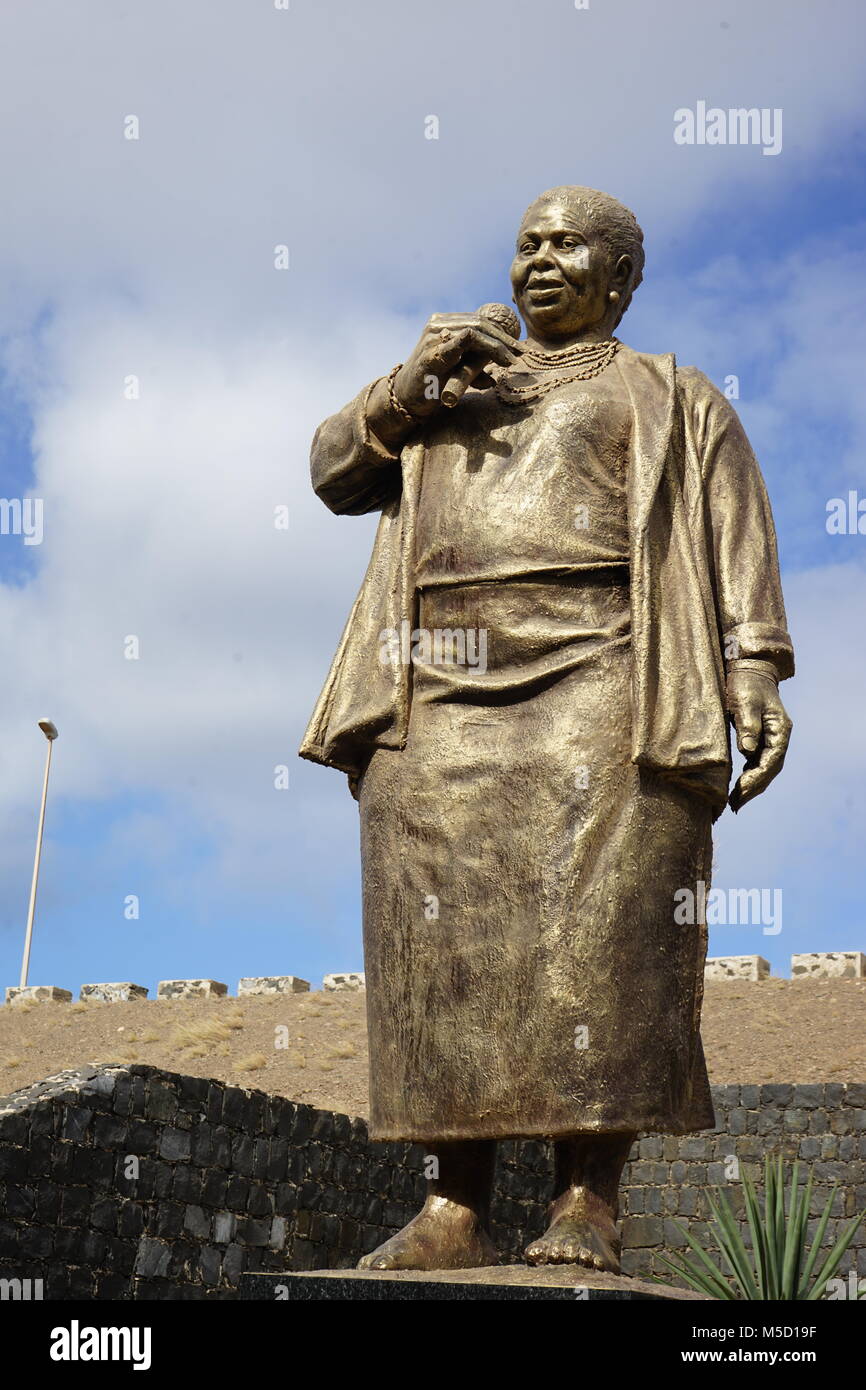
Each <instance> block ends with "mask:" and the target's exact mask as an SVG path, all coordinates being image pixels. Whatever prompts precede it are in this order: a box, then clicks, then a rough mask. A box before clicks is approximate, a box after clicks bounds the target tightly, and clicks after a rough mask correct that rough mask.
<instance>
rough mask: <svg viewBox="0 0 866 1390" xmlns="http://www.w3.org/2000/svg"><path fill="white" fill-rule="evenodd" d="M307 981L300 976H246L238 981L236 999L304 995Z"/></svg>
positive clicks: (306, 989)
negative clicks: (258, 996) (268, 995)
mask: <svg viewBox="0 0 866 1390" xmlns="http://www.w3.org/2000/svg"><path fill="white" fill-rule="evenodd" d="M309 988H310V982H309V980H302V979H301V977H300V975H247V976H245V978H244V979H243V980H238V998H240V996H241V995H242V994H306V993H307V991H308V990H309Z"/></svg>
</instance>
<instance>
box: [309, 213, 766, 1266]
mask: <svg viewBox="0 0 866 1390" xmlns="http://www.w3.org/2000/svg"><path fill="white" fill-rule="evenodd" d="M643 262H644V255H643V236H642V233H641V230H640V228H639V226H638V224H637V222H636V220H635V218H634V216H633V214H632V213H631V212H629V210H628V209H627V208H625V207H623V206H622V205H621V204H620V203H618V202H617V201H616V200H615V199H613V198H611V197H609V196H608V195H606V194H603V193H598V192H596V191H595V190H593V189H588V188H577V187H563V188H555V189H552V190H551V191H550V192H547V193H544V194H542V196H541V197H540V198H538V199H537V201H536V202H534V203H533V204H532V206H531V207H530V208H529V209H528V211H527V212H526V214H525V216H524V218H523V221H522V222H521V224H520V230H519V232H518V237H517V247H516V254H515V257H514V261H513V264H512V267H511V282H512V286H513V297H514V302H515V304H516V305H517V308H518V309H519V312H520V314H521V316H522V318H523V321H524V324H525V327H526V338H525V340H523V341H521V342H519V341H518V340H517V338H515V337H514V336H512V334H511V333H510V332H509V331H508V329H507V327H504V326H503V322H506V323H507V315H508V312H509V311H507V310H503V309H502V306H490V308H489V309H488V310H487V311H481V312H479V313H476V314H435V315H433V317H432V318H431V319H430V320H429V322H428V323H427V325H426V327H425V329H424V332H423V333H422V335H421V338H420V340H419V342H418V344H417V346H416V347H415V349H414V351H413V352H412V354H411V356H410V357H409V358H408V359H407V361H406V362H405V364H402V365H400V366H399V367H395V368H394V370H393V371H391V372H390V373H388V375H387V376H384V377H380V378H379V379H377V380H376V381H374V382H373V383H372V384H371V385H369V386H367V387H366V388H365V389H364V390H363V391H362V392H361V393H360V395H359V396H358V397H357V398H356V399H355V400H354V401H352V402H351V403H350V404H349V405H347V406H346V407H345V408H344V409H343V410H341V411H340V412H339V413H338V414H337V415H334V416H332V417H331V418H330V419H329V420H326V421H325V423H324V424H323V425H322V426H321V427H320V428H319V430H318V431H317V433H316V437H315V440H314V442H313V449H312V478H313V486H314V488H315V490H316V493H317V494H318V496H319V497H321V499H322V500H323V501H324V502H325V504H326V505H327V506H328V507H329V508H330V509H331V510H332V511H334V512H337V513H341V514H349V515H358V514H360V513H364V512H369V511H373V510H381V512H382V517H381V521H380V525H379V530H378V532H377V537H376V542H375V546H374V551H373V556H372V559H371V562H370V567H369V569H368V572H367V576H366V578H365V580H364V584H363V587H362V589H361V591H360V594H359V596H358V599H357V601H356V603H355V606H354V608H353V610H352V614H351V616H350V619H349V622H348V625H347V627H346V630H345V632H344V634H343V638H342V641H341V643H340V647H339V649H338V652H337V655H336V657H335V660H334V664H333V666H332V668H331V673H330V675H329V677H328V680H327V683H326V685H325V688H324V690H323V691H322V694H321V696H320V699H319V703H318V705H317V707H316V710H315V712H314V715H313V718H312V721H311V723H310V726H309V728H308V730H307V734H306V736H305V739H304V743H303V746H302V749H301V753H302V756H304V757H308V758H311V759H313V760H314V761H317V762H321V763H325V764H327V765H330V766H333V767H337V768H341V769H342V770H343V771H345V772H346V773H348V775H349V780H350V785H351V787H352V790H353V793H354V794H355V795H356V796H357V798H358V801H359V807H360V820H361V852H362V862H363V903H364V956H365V969H366V978H367V1012H368V1028H369V1040H370V1083H371V1092H370V1094H371V1102H370V1103H371V1110H370V1134H371V1137H372V1138H373V1139H379V1140H387V1139H402V1140H412V1141H420V1142H422V1143H423V1144H424V1145H426V1152H427V1153H428V1155H429V1164H430V1171H431V1173H432V1174H433V1175H434V1176H433V1177H432V1178H431V1180H430V1182H429V1195H428V1197H427V1200H426V1202H425V1204H424V1207H423V1209H422V1210H421V1212H420V1213H419V1214H418V1215H417V1216H416V1217H415V1218H414V1220H412V1221H411V1222H410V1223H409V1225H408V1226H406V1227H405V1229H404V1230H402V1231H400V1232H399V1233H398V1234H397V1235H395V1236H393V1237H392V1238H391V1239H390V1240H388V1241H386V1242H385V1244H384V1245H382V1246H380V1247H379V1249H377V1250H374V1251H373V1252H372V1253H371V1254H369V1255H367V1256H365V1258H364V1259H363V1260H362V1261H361V1266H362V1267H366V1268H373V1269H406V1268H411V1269H443V1268H467V1267H473V1266H480V1265H485V1264H491V1263H495V1262H496V1260H497V1254H496V1250H495V1248H494V1246H493V1243H492V1240H491V1237H490V1233H489V1226H488V1222H489V1199H490V1189H491V1182H492V1178H493V1170H494V1158H495V1146H496V1141H497V1140H499V1139H506V1138H508V1139H511V1138H521V1137H534V1138H539V1139H540V1138H547V1139H550V1140H552V1141H553V1144H554V1152H555V1180H554V1181H555V1187H554V1191H553V1194H552V1202H551V1206H550V1215H549V1224H548V1228H547V1230H546V1231H545V1232H544V1233H543V1234H542V1235H541V1236H540V1237H539V1238H538V1239H535V1240H533V1241H532V1242H531V1244H529V1246H528V1247H527V1249H526V1253H525V1257H526V1259H527V1261H528V1262H529V1263H533V1264H541V1263H546V1262H574V1263H578V1264H583V1265H587V1266H590V1267H594V1268H598V1269H604V1270H612V1271H617V1270H618V1269H619V1250H620V1244H619V1238H618V1233H617V1225H616V1221H617V1215H618V1204H617V1193H618V1187H619V1182H620V1177H621V1173H622V1168H623V1164H624V1162H625V1160H626V1158H627V1156H628V1153H629V1150H630V1148H631V1145H632V1143H633V1141H634V1139H635V1136H636V1134H637V1133H638V1132H642V1133H646V1132H653V1131H656V1132H659V1133H663V1134H684V1133H690V1132H695V1131H700V1130H706V1129H708V1128H711V1127H712V1126H713V1125H714V1122H715V1121H714V1115H713V1107H712V1103H711V1099H710V1091H709V1083H708V1077H707V1070H706V1066H705V1063H704V1056H703V1049H702V1045H701V1038H700V1032H699V1027H700V1013H701V1001H702V989H703V970H704V961H705V956H706V927H705V925H704V923H703V922H701V921H700V920H698V921H697V922H695V923H694V925H688V924H685V925H683V924H682V923H681V922H680V921H678V920H677V916H675V908H676V903H677V902H682V901H683V896H682V891H681V890H683V889H691V890H692V891H693V892H697V891H698V890H697V885H698V883H700V882H702V883H703V884H705V885H706V884H708V883H709V880H710V871H711V853H712V845H711V828H712V824H713V822H714V820H715V819H716V818H717V817H718V816H719V814H720V813H721V811H722V810H723V809H724V807H725V804H726V801H727V799H728V787H729V780H730V777H731V771H732V769H731V757H730V743H729V723H728V720H729V717H730V719H731V720H732V722H733V724H734V727H735V730H736V738H737V746H738V748H739V750H740V752H741V753H743V754H744V755H745V757H746V763H745V768H744V770H743V772H742V775H741V776H740V778H739V780H738V781H737V783H736V786H735V787H734V791H733V793H732V795H731V804H732V806H733V808H734V809H735V810H736V809H738V807H739V806H740V805H742V804H743V803H744V802H746V801H747V800H749V799H750V798H752V797H754V796H756V795H757V794H758V793H759V792H761V791H763V790H764V788H765V787H766V786H767V784H768V783H769V782H770V780H771V779H772V778H773V777H775V775H776V774H777V773H778V772H779V770H780V768H781V766H782V763H783V760H784V757H785V751H786V747H787V742H788V737H789V733H790V728H791V723H790V720H789V719H788V716H787V715H786V713H785V710H784V708H783V706H782V703H781V701H780V699H779V693H778V682H779V680H781V679H784V678H785V677H788V676H790V675H792V674H793V669H794V667H793V653H792V647H791V641H790V638H789V636H788V633H787V631H786V620H785V610H784V604H783V600H782V593H781V585H780V580H779V571H778V561H777V556H776V540H775V533H774V529H773V520H772V515H771V512H770V507H769V502H768V500H767V495H766V491H765V488H764V483H763V480H762V478H761V474H760V471H759V468H758V465H757V462H756V460H755V458H754V455H753V453H752V451H751V448H750V446H749V443H748V440H747V439H746V436H745V434H744V432H743V429H742V426H741V424H740V422H739V420H738V418H737V416H736V414H735V412H734V411H733V409H732V407H731V406H730V404H729V402H728V401H727V400H726V399H725V397H724V396H723V395H722V394H721V393H720V392H719V391H718V390H717V389H716V388H715V387H714V386H713V385H712V384H711V383H710V382H709V381H708V380H707V378H706V377H705V376H703V375H702V374H701V373H700V372H699V371H697V370H696V369H695V368H693V367H680V366H678V365H677V364H676V362H675V359H674V357H673V356H672V355H670V354H665V355H659V356H656V355H650V354H646V353H638V352H635V351H633V350H632V349H630V348H628V347H627V346H626V345H625V344H623V343H621V342H620V341H619V340H618V339H617V338H615V337H614V336H613V334H614V330H615V329H616V327H617V325H618V323H619V321H620V319H621V318H622V316H623V314H624V313H625V311H626V309H627V307H628V304H629V301H630V299H631V296H632V293H633V291H634V290H635V288H636V287H637V285H638V284H639V283H640V280H641V277H642V269H643ZM497 308H498V309H499V310H500V312H499V313H498V314H497V313H496V312H495V311H496V309H497ZM503 314H504V315H505V318H504V319H503ZM513 326H514V327H516V326H517V325H516V321H515V323H514V325H513ZM455 377H456V378H457V379H458V380H459V381H460V382H461V389H462V386H465V385H466V383H467V382H471V386H470V388H469V389H467V390H466V391H465V393H464V394H463V395H462V397H460V399H459V400H458V403H457V404H456V405H455V404H453V403H452V404H451V406H450V407H449V406H448V405H447V404H446V403H444V402H443V400H442V394H443V390H444V388H445V386H446V384H447V383H449V382H450V383H451V384H452V386H453V381H452V378H455ZM447 394H448V393H447V392H446V395H447ZM456 394H457V395H459V390H458V392H457V393H456ZM450 399H451V401H452V402H453V400H454V396H453V395H452V396H451V397H450ZM675 895H676V897H675ZM678 916H680V917H681V916H682V913H679V914H678ZM698 916H700V914H698Z"/></svg>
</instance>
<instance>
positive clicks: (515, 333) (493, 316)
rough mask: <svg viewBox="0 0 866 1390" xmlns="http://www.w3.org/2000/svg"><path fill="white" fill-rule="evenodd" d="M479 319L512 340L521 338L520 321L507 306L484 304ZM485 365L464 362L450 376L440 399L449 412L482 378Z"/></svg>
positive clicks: (479, 312) (479, 311) (469, 361)
mask: <svg viewBox="0 0 866 1390" xmlns="http://www.w3.org/2000/svg"><path fill="white" fill-rule="evenodd" d="M478 314H479V317H480V318H481V319H482V320H483V321H484V322H485V323H491V324H494V325H495V326H496V327H497V328H501V329H502V331H503V332H504V333H507V334H508V335H509V337H511V338H519V337H520V320H519V318H518V317H517V315H516V314H515V312H514V310H513V309H509V308H508V306H507V305H506V304H482V305H481V308H480V309H479V310H478ZM485 365H486V364H485V363H483V362H482V363H479V362H478V361H477V360H476V361H475V362H473V361H472V360H471V359H469V360H468V361H466V362H464V363H463V365H462V367H460V369H459V370H458V371H457V372H455V373H454V375H453V376H450V377H449V378H448V380H447V382H446V383H445V385H444V386H443V388H442V391H441V393H440V397H439V399H440V400H441V402H442V404H443V405H445V406H447V407H448V408H449V410H451V409H453V407H454V406H455V405H456V404H457V402H458V401H459V400H460V398H461V396H463V395H464V393H465V392H466V391H468V389H469V387H470V386H471V385H472V383H473V381H474V380H475V378H476V377H477V376H480V375H481V373H482V372H483V371H484V369H485Z"/></svg>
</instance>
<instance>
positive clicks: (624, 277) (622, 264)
mask: <svg viewBox="0 0 866 1390" xmlns="http://www.w3.org/2000/svg"><path fill="white" fill-rule="evenodd" d="M633 272H634V261H633V260H632V258H631V256H627V255H624V256H620V258H619V260H618V261H617V263H616V265H615V266H614V268H613V275H612V276H611V280H612V281H613V283H614V284H615V285H619V286H620V288H621V289H625V287H626V286H627V285H628V283H629V281H630V280H631V277H632V274H633Z"/></svg>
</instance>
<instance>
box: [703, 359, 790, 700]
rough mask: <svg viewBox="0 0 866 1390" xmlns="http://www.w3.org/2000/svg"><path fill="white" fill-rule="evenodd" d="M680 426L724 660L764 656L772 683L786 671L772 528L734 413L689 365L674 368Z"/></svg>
mask: <svg viewBox="0 0 866 1390" xmlns="http://www.w3.org/2000/svg"><path fill="white" fill-rule="evenodd" d="M678 375H679V376H680V377H681V379H682V383H683V397H684V408H685V410H686V413H687V427H689V428H690V429H691V430H692V431H693V437H694V441H695V446H696V449H697V452H698V457H699V459H700V463H701V474H702V479H703V497H704V507H705V520H706V524H707V530H708V533H709V536H710V537H711V545H712V557H711V558H712V566H713V570H714V580H715V592H716V605H717V614H718V621H719V629H720V632H721V636H722V642H723V646H724V653H725V659H726V662H727V663H728V664H730V663H731V662H732V661H736V660H737V659H738V658H740V659H742V658H750V659H757V660H761V661H769V662H771V663H772V665H773V666H774V667H775V670H776V672H777V674H778V678H779V679H780V680H785V679H787V677H789V676H792V675H793V674H794V648H793V644H792V642H791V638H790V635H789V633H788V624H787V618H786V616H785V603H784V599H783V597H782V582H781V578H780V575H779V560H778V552H777V545H776V528H775V526H774V524H773V513H772V511H771V509H770V501H769V498H768V496H767V489H766V486H765V484H764V479H763V477H762V476H761V470H760V468H759V466H758V461H757V459H756V458H755V455H754V453H753V452H752V448H751V445H750V444H749V441H748V439H747V437H746V432H745V430H744V429H743V426H742V424H741V422H740V419H739V416H738V415H737V413H736V411H735V410H734V409H733V407H732V406H731V404H730V402H729V401H728V400H727V398H726V397H725V396H723V395H722V393H721V391H719V390H718V388H717V387H715V386H714V385H713V384H712V382H711V381H709V380H708V378H707V377H705V376H704V375H703V373H701V372H698V371H696V370H695V368H693V367H692V368H685V369H682V370H681V372H680V373H678Z"/></svg>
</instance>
